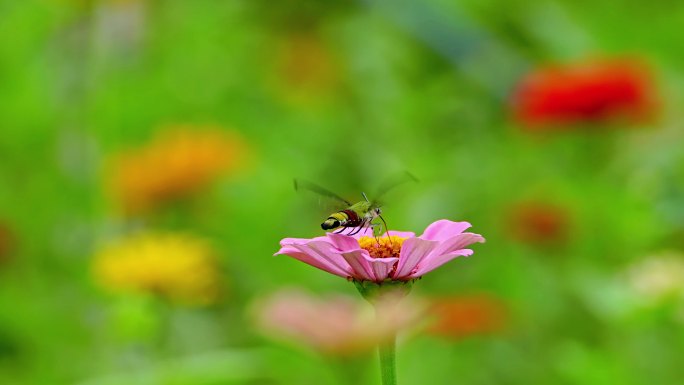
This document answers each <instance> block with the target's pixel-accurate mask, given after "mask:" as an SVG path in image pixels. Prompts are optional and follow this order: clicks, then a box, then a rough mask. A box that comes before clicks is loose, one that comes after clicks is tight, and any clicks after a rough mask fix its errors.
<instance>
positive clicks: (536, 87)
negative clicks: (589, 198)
mask: <svg viewBox="0 0 684 385" xmlns="http://www.w3.org/2000/svg"><path fill="white" fill-rule="evenodd" d="M655 96H656V91H655V85H654V81H653V78H652V75H651V73H650V71H649V70H648V68H647V67H646V66H644V65H643V64H641V63H640V62H638V61H634V60H626V59H622V60H597V61H589V62H583V63H575V64H569V65H556V66H549V67H546V68H539V69H537V70H535V71H534V72H532V73H530V74H528V75H527V76H525V77H524V78H523V79H522V80H521V82H520V83H519V84H518V86H517V88H516V90H515V92H514V94H513V100H512V109H513V115H514V117H515V119H516V120H517V121H518V122H520V123H522V124H523V125H524V127H525V128H526V129H529V130H533V131H534V130H546V129H548V128H549V127H552V126H568V125H573V124H580V123H609V122H611V121H619V122H621V123H643V122H645V121H648V120H649V119H651V118H653V117H654V115H655V113H656V109H657V105H658V103H657V102H656V99H655Z"/></svg>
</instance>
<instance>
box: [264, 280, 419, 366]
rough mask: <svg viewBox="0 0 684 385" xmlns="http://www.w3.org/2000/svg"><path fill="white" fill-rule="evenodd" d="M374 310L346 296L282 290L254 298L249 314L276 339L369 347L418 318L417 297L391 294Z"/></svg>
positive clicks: (348, 350) (338, 350) (333, 347)
mask: <svg viewBox="0 0 684 385" xmlns="http://www.w3.org/2000/svg"><path fill="white" fill-rule="evenodd" d="M375 306H376V310H375V311H373V308H372V307H371V306H368V304H367V303H365V302H363V301H359V300H353V299H351V298H349V297H345V296H328V297H319V298H317V297H314V296H311V295H309V294H307V293H304V292H301V291H298V290H284V291H280V292H278V293H275V294H273V295H272V296H270V297H267V298H265V299H262V300H261V301H258V302H257V303H256V305H255V306H254V308H253V315H254V317H255V320H256V324H257V327H258V329H260V330H261V331H262V332H263V333H264V334H266V335H269V336H271V337H273V338H275V339H281V340H288V341H293V342H296V343H299V344H302V345H307V346H310V347H312V348H314V349H316V350H318V351H320V352H322V353H326V354H352V353H356V352H360V351H364V350H370V349H372V348H374V347H375V346H376V345H377V344H378V343H381V342H383V341H385V340H387V339H389V338H393V337H394V336H395V335H396V334H397V332H399V331H401V330H404V329H407V328H409V327H411V326H413V325H415V324H416V323H418V322H419V319H421V318H422V316H423V313H424V307H423V306H422V305H421V304H420V303H416V302H413V301H407V300H406V299H403V300H401V301H399V300H398V298H393V297H392V296H387V297H384V300H382V301H379V302H378V303H376V304H375Z"/></svg>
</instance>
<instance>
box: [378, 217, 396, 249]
mask: <svg viewBox="0 0 684 385" xmlns="http://www.w3.org/2000/svg"><path fill="white" fill-rule="evenodd" d="M378 218H380V220H381V221H382V224H383V225H384V227H385V234H387V238H389V241H390V245H391V246H394V245H392V236H391V235H390V233H389V229H388V228H387V222H385V218H383V217H382V215H378Z"/></svg>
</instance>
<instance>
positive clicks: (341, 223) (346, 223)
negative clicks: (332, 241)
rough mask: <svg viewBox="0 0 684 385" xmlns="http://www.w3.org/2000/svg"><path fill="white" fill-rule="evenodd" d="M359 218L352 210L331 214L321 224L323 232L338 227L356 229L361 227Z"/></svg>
mask: <svg viewBox="0 0 684 385" xmlns="http://www.w3.org/2000/svg"><path fill="white" fill-rule="evenodd" d="M361 222H362V221H361V218H360V217H359V214H357V213H356V211H354V210H349V209H347V210H342V211H338V212H336V213H334V214H331V215H330V216H329V217H328V219H326V220H325V222H323V223H321V228H322V229H323V230H332V229H336V228H338V227H357V226H359V225H361Z"/></svg>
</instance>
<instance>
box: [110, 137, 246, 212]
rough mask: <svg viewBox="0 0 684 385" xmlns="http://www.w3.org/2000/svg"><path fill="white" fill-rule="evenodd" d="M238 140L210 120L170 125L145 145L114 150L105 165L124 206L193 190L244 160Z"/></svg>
mask: <svg viewBox="0 0 684 385" xmlns="http://www.w3.org/2000/svg"><path fill="white" fill-rule="evenodd" d="M245 155H246V148H245V144H244V142H243V140H242V139H241V138H240V137H238V136H237V134H235V133H232V132H227V131H223V130H221V129H220V127H214V126H202V127H193V126H182V125H181V126H172V127H169V128H168V129H166V130H163V131H160V132H159V133H158V134H157V135H156V136H155V137H154V138H153V139H152V140H151V141H150V143H148V144H147V145H146V146H144V147H142V148H137V149H131V150H128V151H124V152H121V153H119V154H117V155H116V156H115V157H114V158H113V159H112V160H111V161H110V162H109V165H108V169H107V179H108V184H109V188H110V190H111V192H112V194H113V195H114V196H115V197H116V198H117V200H119V201H120V202H121V204H122V206H123V208H124V209H125V210H126V211H127V212H129V213H130V212H139V211H145V210H147V209H149V208H152V207H154V206H156V205H158V204H159V203H163V202H167V201H170V200H175V199H179V198H183V197H186V196H189V195H192V194H194V193H196V192H197V191H198V190H201V189H202V188H204V187H206V186H207V185H209V184H210V183H211V182H213V181H215V180H216V179H218V177H219V176H220V175H221V174H223V173H226V172H231V171H235V170H237V169H239V168H241V167H243V165H244V164H245Z"/></svg>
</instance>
